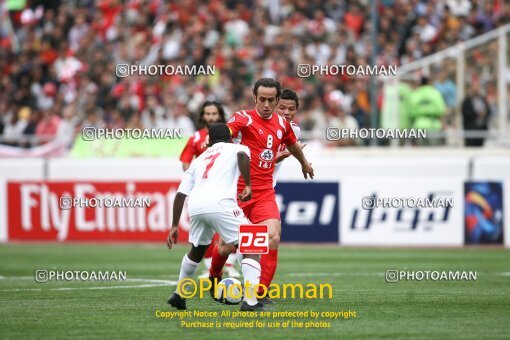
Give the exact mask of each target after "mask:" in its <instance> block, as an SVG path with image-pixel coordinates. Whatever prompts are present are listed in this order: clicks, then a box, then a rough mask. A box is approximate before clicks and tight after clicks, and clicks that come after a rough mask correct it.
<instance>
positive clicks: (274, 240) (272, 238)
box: [269, 233, 280, 249]
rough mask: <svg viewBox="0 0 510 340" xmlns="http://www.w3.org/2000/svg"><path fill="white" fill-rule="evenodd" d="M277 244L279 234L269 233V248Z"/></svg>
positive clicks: (278, 242) (273, 247)
mask: <svg viewBox="0 0 510 340" xmlns="http://www.w3.org/2000/svg"><path fill="white" fill-rule="evenodd" d="M279 244H280V235H278V233H274V234H270V235H269V248H271V249H275V248H278V245H279Z"/></svg>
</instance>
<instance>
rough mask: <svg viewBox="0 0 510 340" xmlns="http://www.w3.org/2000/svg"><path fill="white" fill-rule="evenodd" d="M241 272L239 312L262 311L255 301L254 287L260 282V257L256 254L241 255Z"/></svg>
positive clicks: (259, 304)
mask: <svg viewBox="0 0 510 340" xmlns="http://www.w3.org/2000/svg"><path fill="white" fill-rule="evenodd" d="M241 270H242V272H243V278H244V297H243V304H242V305H241V310H246V311H252V310H262V308H263V304H262V303H260V302H258V301H257V296H256V295H255V293H256V291H255V287H256V286H257V285H258V284H259V280H260V256H259V255H257V254H243V261H242V263H241Z"/></svg>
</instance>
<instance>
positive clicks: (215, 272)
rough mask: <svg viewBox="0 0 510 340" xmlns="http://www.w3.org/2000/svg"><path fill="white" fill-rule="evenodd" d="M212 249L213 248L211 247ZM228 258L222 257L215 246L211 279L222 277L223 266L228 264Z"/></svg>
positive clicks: (210, 271) (210, 270)
mask: <svg viewBox="0 0 510 340" xmlns="http://www.w3.org/2000/svg"><path fill="white" fill-rule="evenodd" d="M209 248H211V247H209ZM227 260H228V256H227V257H222V256H221V255H220V253H219V251H218V245H217V244H216V245H214V248H213V250H212V262H211V269H209V276H210V277H221V275H222V274H223V266H224V265H225V262H227Z"/></svg>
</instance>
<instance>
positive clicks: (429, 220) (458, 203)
mask: <svg viewBox="0 0 510 340" xmlns="http://www.w3.org/2000/svg"><path fill="white" fill-rule="evenodd" d="M340 183H341V184H340V197H341V199H340V207H341V211H340V216H341V222H340V240H341V244H344V245H383V246H384V245H388V246H391V245H402V246H414V245H419V246H462V245H463V244H464V231H463V230H464V220H463V214H464V199H463V190H464V189H463V183H464V178H461V177H447V178H437V177H436V178H434V177H432V178H430V177H422V176H417V177H406V178H388V177H363V178H361V177H346V178H342V180H341V181H340ZM377 202H378V203H379V204H378V206H376V205H377ZM427 202H433V204H434V205H435V206H434V207H430V206H428V207H424V206H423V204H427ZM451 203H453V207H452V206H450V204H451ZM406 205H407V207H406Z"/></svg>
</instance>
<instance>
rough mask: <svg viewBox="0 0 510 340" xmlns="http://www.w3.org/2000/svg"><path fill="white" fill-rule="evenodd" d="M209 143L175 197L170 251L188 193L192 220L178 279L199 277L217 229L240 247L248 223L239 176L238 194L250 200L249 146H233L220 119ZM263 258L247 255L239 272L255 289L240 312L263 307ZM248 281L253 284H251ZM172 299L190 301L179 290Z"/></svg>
mask: <svg viewBox="0 0 510 340" xmlns="http://www.w3.org/2000/svg"><path fill="white" fill-rule="evenodd" d="M209 143H210V145H211V146H210V147H209V148H208V149H207V151H205V152H204V153H202V154H201V155H200V156H198V157H197V158H196V159H195V160H194V161H193V163H191V166H190V167H189V169H188V170H187V171H186V172H185V173H184V177H183V179H182V181H181V183H180V185H179V188H178V189H177V194H176V196H175V200H174V206H173V219H172V228H171V229H170V233H169V234H168V239H167V245H168V248H169V249H172V246H173V244H174V243H175V242H176V240H177V233H178V224H179V219H180V217H181V213H182V208H183V206H184V201H185V199H186V197H187V196H189V199H188V213H189V216H190V219H191V220H190V227H191V229H190V233H189V242H190V243H191V250H190V251H189V252H188V253H187V254H186V255H184V257H183V259H182V264H181V271H180V274H179V282H181V280H183V279H185V278H191V277H193V276H194V275H195V272H196V270H197V268H198V265H199V264H200V261H202V258H203V257H204V254H205V252H206V250H207V248H208V247H209V244H210V243H211V241H212V238H213V236H214V233H215V232H217V233H218V234H220V237H221V239H222V240H223V241H224V242H225V243H226V244H230V245H234V246H236V245H237V243H238V234H239V225H241V224H250V221H249V220H248V219H247V218H246V217H245V215H244V213H243V210H242V209H241V208H240V207H239V206H238V204H237V199H236V193H237V181H238V178H239V175H240V174H241V175H242V177H243V179H244V181H245V183H246V186H245V188H244V190H243V191H242V192H241V193H240V194H239V195H238V198H239V200H240V201H242V202H245V201H248V200H249V199H250V198H251V194H252V190H251V177H250V149H249V148H248V147H247V146H244V145H239V144H232V139H231V137H230V130H229V129H228V127H227V125H225V124H221V123H217V124H214V125H212V126H211V127H210V128H209ZM259 257H260V256H259V255H255V254H244V255H243V260H242V263H241V270H242V273H243V277H244V283H245V285H244V287H251V291H249V292H248V291H245V292H244V293H245V294H244V298H243V300H244V301H243V303H242V304H241V310H247V311H251V310H262V306H263V305H262V304H261V303H260V302H257V299H256V297H255V292H254V291H253V290H254V289H253V287H254V286H256V285H257V284H259V279H260V263H259ZM247 282H250V284H249V285H247V284H246V283H247ZM246 289H248V288H246ZM168 303H169V304H170V305H172V307H175V308H177V309H180V310H182V309H186V300H185V299H184V298H183V297H181V296H180V295H179V294H178V289H177V290H176V292H175V293H174V294H173V295H172V296H171V297H170V299H169V300H168Z"/></svg>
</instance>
